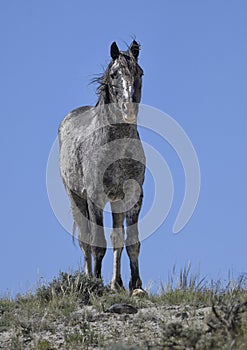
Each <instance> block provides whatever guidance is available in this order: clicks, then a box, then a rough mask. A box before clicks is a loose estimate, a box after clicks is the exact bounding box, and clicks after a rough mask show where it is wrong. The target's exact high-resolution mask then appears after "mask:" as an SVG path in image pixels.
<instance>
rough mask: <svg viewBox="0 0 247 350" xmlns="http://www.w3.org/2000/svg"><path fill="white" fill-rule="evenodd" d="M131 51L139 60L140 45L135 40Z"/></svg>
mask: <svg viewBox="0 0 247 350" xmlns="http://www.w3.org/2000/svg"><path fill="white" fill-rule="evenodd" d="M130 51H131V53H132V55H133V56H134V57H135V59H136V60H137V59H138V56H139V52H140V45H139V44H138V42H136V41H135V40H133V42H132V44H131V45H130Z"/></svg>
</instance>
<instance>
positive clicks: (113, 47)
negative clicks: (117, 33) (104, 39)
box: [111, 41, 120, 60]
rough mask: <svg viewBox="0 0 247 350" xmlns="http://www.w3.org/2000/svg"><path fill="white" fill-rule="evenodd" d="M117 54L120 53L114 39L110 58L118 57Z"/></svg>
mask: <svg viewBox="0 0 247 350" xmlns="http://www.w3.org/2000/svg"><path fill="white" fill-rule="evenodd" d="M119 54H120V52H119V49H118V46H117V44H116V42H115V41H114V42H113V43H112V44H111V58H112V59H113V60H115V59H117V58H118V56H119Z"/></svg>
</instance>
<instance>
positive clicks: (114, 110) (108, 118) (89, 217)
mask: <svg viewBox="0 0 247 350" xmlns="http://www.w3.org/2000/svg"><path fill="white" fill-rule="evenodd" d="M139 51H140V46H139V44H138V43H137V42H136V41H135V40H134V41H133V42H132V43H131V45H130V47H129V48H128V50H127V51H119V49H118V46H117V44H116V43H115V42H113V43H112V45H111V58H112V60H111V62H110V64H109V66H108V67H107V69H106V71H105V73H104V74H103V75H102V76H101V77H100V78H98V79H96V81H97V82H98V83H99V86H98V90H97V92H98V96H99V98H98V102H97V104H96V106H94V107H92V106H85V107H79V108H77V109H75V110H73V111H72V112H70V113H69V114H68V115H67V116H66V117H65V118H64V120H63V121H62V123H61V124H60V127H59V142H60V172H61V176H62V180H63V182H64V185H65V188H66V191H67V193H68V196H69V199H70V205H71V211H72V214H73V219H74V227H77V228H78V240H79V244H80V247H81V249H82V251H83V252H84V260H85V272H86V274H87V275H89V276H90V275H92V256H93V258H94V275H95V276H96V277H97V278H101V266H102V259H103V257H104V255H105V252H106V246H107V242H106V239H105V235H104V227H103V210H104V207H105V205H106V203H107V202H110V205H111V211H112V220H113V229H112V233H111V241H112V246H113V251H114V268H113V278H112V282H111V288H112V289H119V288H121V287H123V283H122V279H121V272H120V263H121V254H122V250H123V247H124V244H125V246H126V249H127V254H128V256H129V259H130V268H131V279H130V283H129V288H130V290H133V289H136V288H141V287H142V281H141V278H140V274H139V263H138V256H139V251H140V241H139V238H138V217H139V213H140V210H141V205H142V198H143V191H142V185H143V181H144V173H145V155H144V152H143V148H142V144H141V141H140V137H139V134H138V131H137V125H136V124H137V123H136V122H137V114H138V104H139V103H140V99H141V87H142V75H143V70H142V69H141V67H140V66H139V65H138V56H139ZM125 220H126V221H125ZM124 221H125V225H126V237H125V230H124Z"/></svg>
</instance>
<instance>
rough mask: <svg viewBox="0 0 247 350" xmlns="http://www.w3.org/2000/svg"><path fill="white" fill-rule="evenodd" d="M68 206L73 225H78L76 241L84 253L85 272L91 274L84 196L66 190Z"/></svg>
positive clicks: (90, 255) (87, 222) (86, 209)
mask: <svg viewBox="0 0 247 350" xmlns="http://www.w3.org/2000/svg"><path fill="white" fill-rule="evenodd" d="M68 194H69V198H70V207H71V211H72V215H73V219H74V223H75V225H76V226H77V227H78V242H79V245H80V248H81V250H82V251H83V253H84V264H85V273H86V275H87V276H92V253H91V235H90V229H89V221H88V208H87V200H86V198H83V197H79V196H78V195H77V194H76V193H74V192H72V191H68Z"/></svg>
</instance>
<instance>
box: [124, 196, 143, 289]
mask: <svg viewBox="0 0 247 350" xmlns="http://www.w3.org/2000/svg"><path fill="white" fill-rule="evenodd" d="M141 204H142V196H141V197H140V199H139V201H138V203H136V205H135V206H134V207H133V208H132V209H130V210H129V211H128V212H127V213H126V225H127V229H126V233H127V237H126V241H125V245H126V250H127V254H128V256H129V259H130V270H131V279H130V283H129V289H130V290H133V289H137V288H141V287H142V281H141V278H140V273H139V261H138V259H139V253H140V246H141V244H140V241H139V237H138V236H139V234H138V217H139V213H140V210H141Z"/></svg>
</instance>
